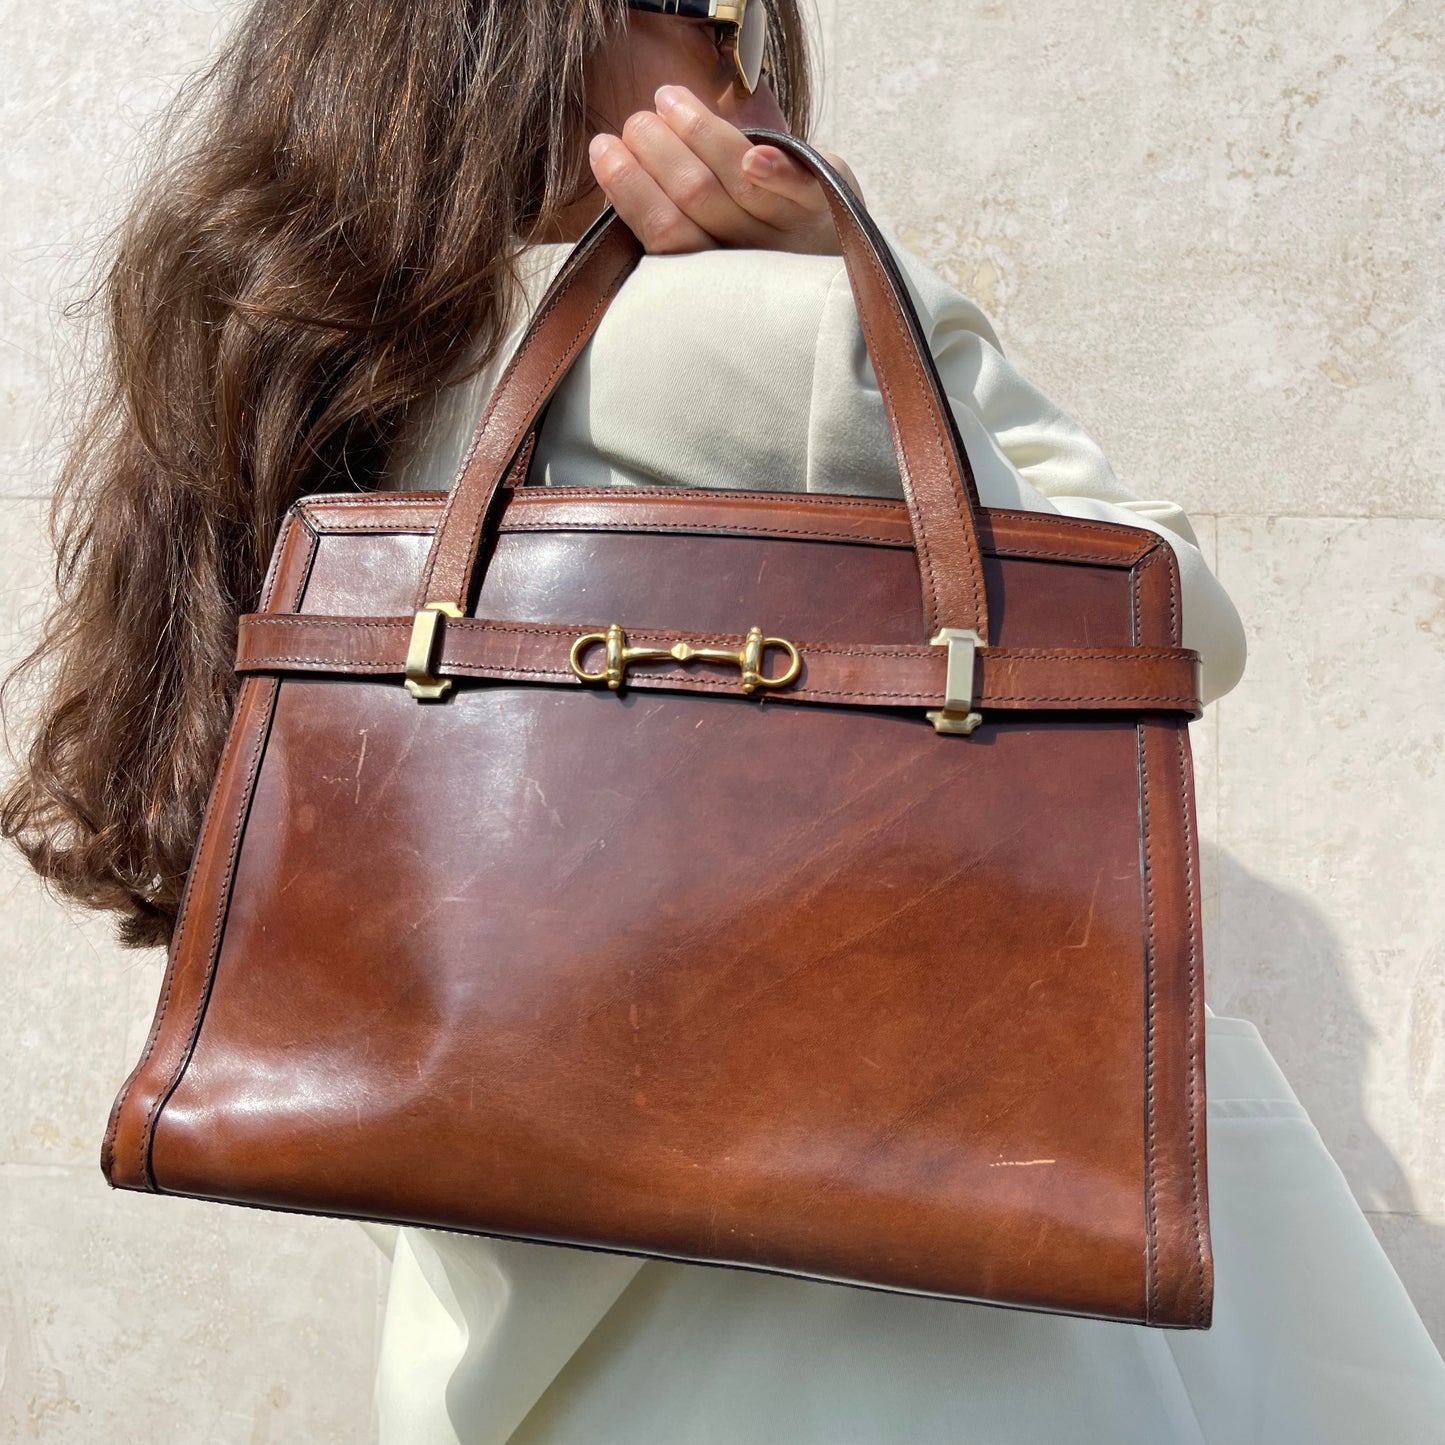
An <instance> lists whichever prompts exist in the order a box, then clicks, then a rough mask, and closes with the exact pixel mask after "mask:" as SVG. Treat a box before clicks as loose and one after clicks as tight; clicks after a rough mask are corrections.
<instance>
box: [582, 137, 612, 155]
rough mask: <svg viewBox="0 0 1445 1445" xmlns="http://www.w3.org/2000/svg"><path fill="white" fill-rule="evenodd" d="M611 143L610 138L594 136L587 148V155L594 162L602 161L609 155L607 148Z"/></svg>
mask: <svg viewBox="0 0 1445 1445" xmlns="http://www.w3.org/2000/svg"><path fill="white" fill-rule="evenodd" d="M610 141H611V137H610V136H606V135H594V136H593V137H592V140H591V142H590V143H589V144H588V146H587V154H588V155H589V156H591V157H592V159H593V160H594V161H600V160H601V159H602V157H603V156H605V155H606V154H607V146H608V143H609V142H610Z"/></svg>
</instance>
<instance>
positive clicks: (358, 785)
mask: <svg viewBox="0 0 1445 1445" xmlns="http://www.w3.org/2000/svg"><path fill="white" fill-rule="evenodd" d="M368 731H369V729H368V728H362V730H361V753H360V755H359V756H358V757H357V759H356V796H355V798H353V799H352V801H353V802H354V803H358V804H359V803H360V802H361V767H362V764H363V763H365V761H366V734H367V732H368Z"/></svg>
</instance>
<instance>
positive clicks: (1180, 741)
mask: <svg viewBox="0 0 1445 1445" xmlns="http://www.w3.org/2000/svg"><path fill="white" fill-rule="evenodd" d="M1186 726H1187V724H1186ZM1174 740H1175V745H1176V747H1177V749H1178V757H1179V801H1180V804H1181V806H1182V808H1183V816H1184V882H1185V889H1186V892H1185V903H1186V911H1187V921H1186V927H1187V929H1188V932H1189V1058H1188V1060H1187V1068H1188V1073H1189V1209H1190V1213H1191V1214H1192V1216H1193V1219H1194V1266H1195V1269H1196V1270H1197V1272H1198V1280H1199V1295H1198V1299H1197V1301H1196V1303H1195V1306H1194V1320H1195V1323H1196V1324H1197V1323H1198V1322H1199V1321H1200V1320H1202V1319H1203V1318H1204V1242H1203V1239H1202V1237H1201V1229H1200V1222H1199V1139H1198V1134H1197V1131H1196V1127H1195V1122H1194V1112H1195V1103H1196V1098H1195V1079H1194V1076H1195V1074H1196V1072H1197V1070H1196V1068H1195V1051H1196V1049H1197V1046H1198V1029H1197V1026H1196V1023H1195V1011H1196V1007H1197V997H1196V991H1195V986H1196V982H1197V980H1196V977H1195V975H1196V972H1197V970H1198V967H1199V958H1198V954H1197V951H1196V949H1195V938H1194V829H1193V827H1192V826H1191V823H1190V812H1191V810H1190V807H1189V797H1188V783H1187V779H1186V769H1185V758H1184V734H1183V731H1182V730H1179V729H1176V731H1175V738H1174Z"/></svg>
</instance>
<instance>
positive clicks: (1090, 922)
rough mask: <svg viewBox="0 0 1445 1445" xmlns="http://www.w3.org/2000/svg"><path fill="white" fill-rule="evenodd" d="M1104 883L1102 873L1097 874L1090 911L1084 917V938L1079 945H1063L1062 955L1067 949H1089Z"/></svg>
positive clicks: (1091, 896) (1090, 901)
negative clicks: (1096, 909)
mask: <svg viewBox="0 0 1445 1445" xmlns="http://www.w3.org/2000/svg"><path fill="white" fill-rule="evenodd" d="M1103 882H1104V875H1103V874H1102V873H1097V874H1095V875H1094V891H1093V893H1092V894H1090V895H1089V911H1088V913H1087V914H1086V915H1085V916H1084V936H1083V937H1082V938H1081V939H1080V940H1079V941H1078V942H1077V943H1065V944H1063V945H1062V947H1061V948H1060V949H1059V952H1060V953H1062V952H1063V950H1064V949H1065V948H1084V947H1087V945H1088V942H1089V935H1090V934H1091V933H1092V932H1093V931H1094V909H1095V908H1096V907H1097V905H1098V902H1099V888H1100V886H1101V885H1102V884H1103Z"/></svg>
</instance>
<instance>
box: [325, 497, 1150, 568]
mask: <svg viewBox="0 0 1445 1445" xmlns="http://www.w3.org/2000/svg"><path fill="white" fill-rule="evenodd" d="M794 495H797V496H805V495H814V496H816V495H818V494H817V493H811V494H809V493H802V492H799V493H795V494H794ZM311 515H314V514H311ZM320 528H321V530H322V532H324V533H326V534H331V533H344V532H352V533H356V534H357V535H360V536H375V537H388V536H395V537H429V536H433V535H434V534H435V529H434V528H432V527H429V526H427V525H426V524H425V523H422V522H417V523H416V524H415V525H413V526H403V525H400V524H398V523H396V522H384V521H380V522H333V521H329V520H325V519H322V520H321V521H320ZM497 530H498V532H499V533H501V534H502V535H506V534H507V533H509V532H516V533H523V532H525V533H529V534H532V533H547V532H624V533H630V534H634V535H638V536H641V535H645V534H647V533H652V532H666V533H673V532H681V533H686V534H689V535H693V536H709V535H724V536H742V537H750V536H785V537H794V536H796V537H803V538H808V539H816V540H818V541H820V542H857V543H860V544H875V545H877V546H881V547H897V548H902V547H908V548H911V547H912V546H913V545H914V543H913V538H912V536H911V535H910V536H908V537H896V536H887V535H884V534H881V533H878V532H830V531H826V530H824V529H823V528H821V527H797V528H793V527H770V526H767V525H765V524H763V523H751V522H646V523H637V522H630V521H628V520H626V519H625V518H624V519H622V520H619V521H616V522H596V521H594V522H569V521H565V520H563V521H556V522H516V521H507V520H505V519H504V520H503V521H502V523H501V525H500V526H499V527H498V528H497ZM982 550H983V553H984V555H985V556H987V557H995V558H1005V557H1021V558H1025V559H1033V558H1040V559H1042V560H1045V561H1057V562H1078V563H1080V564H1082V565H1084V566H1092V567H1109V568H1114V569H1118V568H1125V567H1132V566H1133V565H1134V564H1135V563H1136V562H1137V561H1138V555H1137V554H1131V555H1129V556H1118V557H1100V556H1098V555H1096V554H1095V553H1093V552H1064V551H1050V550H1048V549H1046V548H1043V547H1025V546H1012V545H1010V544H1009V543H1007V542H1001V543H996V544H995V545H993V546H990V547H984V548H983V549H982Z"/></svg>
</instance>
